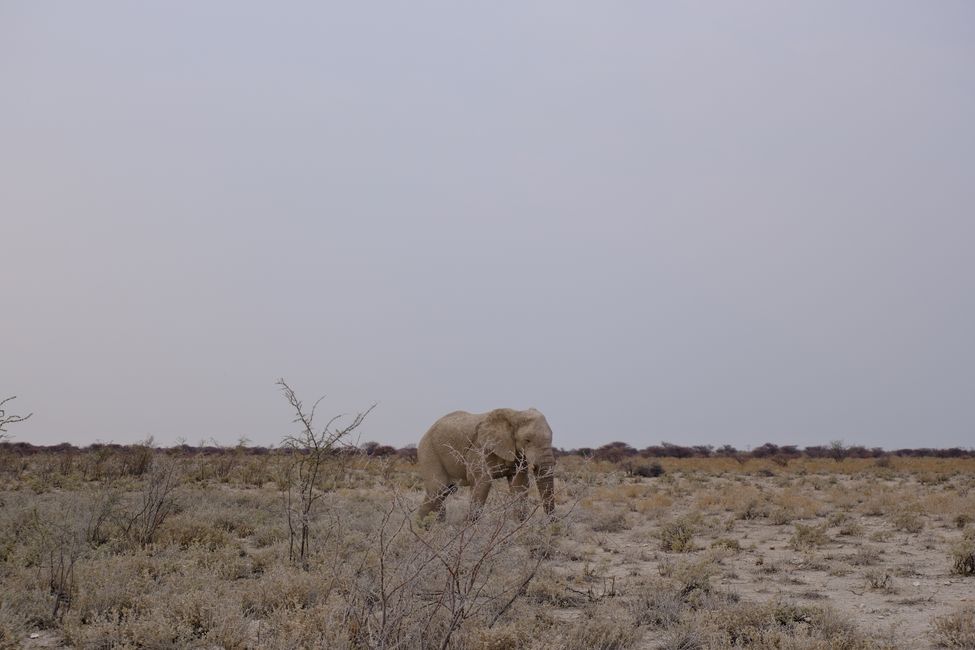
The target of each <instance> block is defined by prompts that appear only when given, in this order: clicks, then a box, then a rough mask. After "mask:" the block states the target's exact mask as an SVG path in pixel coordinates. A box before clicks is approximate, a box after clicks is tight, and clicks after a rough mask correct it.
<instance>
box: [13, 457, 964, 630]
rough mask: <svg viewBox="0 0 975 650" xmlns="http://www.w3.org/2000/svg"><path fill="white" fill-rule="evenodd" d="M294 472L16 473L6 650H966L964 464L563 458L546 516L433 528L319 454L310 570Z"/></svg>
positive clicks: (204, 462)
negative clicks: (623, 463)
mask: <svg viewBox="0 0 975 650" xmlns="http://www.w3.org/2000/svg"><path fill="white" fill-rule="evenodd" d="M293 460H294V459H293V458H292V457H289V456H288V455H286V454H263V455H254V454H250V453H247V452H246V451H245V450H240V449H238V450H226V451H225V452H224V453H222V454H219V455H215V456H213V455H210V456H205V455H200V454H187V453H182V454H180V453H176V452H170V453H163V452H159V451H152V450H149V449H141V450H140V449H132V448H128V449H123V450H114V451H111V450H108V451H106V450H95V451H85V452H80V453H72V454H65V453H54V452H51V453H46V454H32V455H26V456H25V455H18V454H16V453H13V452H8V453H6V454H5V455H4V456H3V457H2V464H0V504H2V505H0V583H2V585H3V588H2V590H0V647H10V648H18V647H77V648H109V647H199V648H221V647H227V648H251V647H255V648H256V647H273V648H294V647H385V648H394V647H402V648H412V647H454V648H522V647H525V648H591V647H598V648H709V647H736V646H747V647H768V648H771V647H789V648H873V647H878V648H927V647H939V646H949V647H973V644H975V576H973V575H970V570H975V569H972V568H971V567H970V565H969V564H966V562H969V561H970V560H971V556H972V554H973V553H975V534H973V532H972V531H973V523H972V520H973V517H975V459H934V458H913V459H909V458H886V457H885V458H882V459H879V460H874V459H846V460H843V461H841V462H837V461H833V460H829V459H806V458H799V459H791V460H781V459H780V460H779V462H772V461H771V460H764V459H762V460H755V459H752V460H747V461H745V462H738V461H735V460H734V459H731V458H710V459H684V460H677V459H659V460H654V459H648V460H646V461H645V463H647V464H650V463H654V462H656V463H658V464H659V465H660V469H661V470H662V471H663V473H662V474H661V475H659V476H655V477H641V476H637V475H633V469H634V467H633V466H632V464H631V465H630V466H628V467H627V468H623V467H620V466H617V465H614V464H611V463H608V462H592V461H585V460H583V459H581V458H579V457H576V456H567V457H563V458H561V459H560V460H559V466H558V467H559V470H558V486H559V496H558V509H557V516H556V518H555V519H554V520H544V519H543V517H542V516H541V513H540V512H538V511H537V510H536V511H535V512H534V513H533V514H532V516H531V517H530V518H529V519H528V520H527V521H526V522H524V523H519V522H518V520H517V518H515V517H514V516H512V507H511V505H512V504H511V503H510V501H509V500H508V497H507V495H506V490H505V489H503V488H504V485H503V482H502V481H499V482H497V484H496V488H495V490H494V491H493V493H492V496H491V499H490V500H489V505H490V508H489V510H488V511H487V512H486V513H485V514H484V516H483V517H482V518H481V519H479V520H478V521H477V522H475V523H469V522H468V521H467V518H466V514H467V510H466V509H467V496H468V495H467V493H466V492H465V491H464V490H461V492H460V493H459V494H457V495H455V496H453V497H452V498H451V499H450V501H449V511H448V517H447V522H446V523H443V524H439V525H435V526H433V527H432V528H430V529H429V530H426V529H423V528H420V527H419V526H416V525H415V522H413V521H412V518H411V516H410V515H411V512H412V510H413V509H415V507H416V506H417V505H418V503H419V500H420V492H419V489H418V479H417V476H416V474H415V472H414V470H413V466H412V465H411V464H410V463H409V462H408V461H406V460H403V459H378V458H363V457H357V458H344V459H330V460H327V461H326V462H325V464H324V466H323V468H322V469H323V470H324V471H323V472H322V475H321V477H320V478H318V479H316V481H317V482H316V486H315V495H317V498H316V500H315V501H314V503H313V507H312V509H311V510H310V512H309V517H308V523H309V530H308V532H309V534H308V544H307V550H306V553H305V554H304V556H302V557H299V554H298V552H297V551H296V549H297V548H298V547H297V546H296V545H295V544H293V542H295V541H300V540H299V539H298V538H297V537H295V538H293V537H292V535H291V530H294V529H295V528H294V527H295V524H296V522H297V521H298V520H297V519H294V518H293V519H292V524H291V528H289V523H288V517H287V510H286V504H287V495H288V493H289V488H290V489H291V490H292V495H293V496H294V491H293V490H294V488H295V485H294V482H293V476H292V475H289V473H288V469H289V467H292V463H293ZM640 462H644V461H640ZM534 496H535V495H533V497H534ZM294 504H295V502H294V501H293V502H292V508H294ZM292 513H293V514H294V509H293V510H292Z"/></svg>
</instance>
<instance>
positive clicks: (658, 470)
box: [633, 463, 664, 478]
mask: <svg viewBox="0 0 975 650" xmlns="http://www.w3.org/2000/svg"><path fill="white" fill-rule="evenodd" d="M633 474H635V475H636V476H642V477H644V478H656V477H658V476H661V475H663V474H664V468H663V466H662V465H661V464H660V463H650V464H649V465H637V466H636V468H635V469H634V470H633Z"/></svg>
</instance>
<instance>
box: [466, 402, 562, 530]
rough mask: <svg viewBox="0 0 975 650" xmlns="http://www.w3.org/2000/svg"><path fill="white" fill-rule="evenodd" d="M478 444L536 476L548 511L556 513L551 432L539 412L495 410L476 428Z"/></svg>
mask: <svg viewBox="0 0 975 650" xmlns="http://www.w3.org/2000/svg"><path fill="white" fill-rule="evenodd" d="M477 434H478V441H479V442H481V444H483V445H484V446H485V448H486V449H487V450H489V451H490V452H492V453H494V454H495V455H497V456H500V457H501V458H503V459H504V460H506V461H509V462H514V463H516V464H517V465H519V466H524V468H525V469H528V468H530V469H531V470H532V471H533V472H534V473H535V483H536V485H537V486H538V494H539V496H540V497H541V499H542V504H543V506H544V508H545V512H546V513H549V514H551V513H552V511H553V510H555V490H554V488H555V485H554V470H555V454H554V453H553V452H552V429H551V427H549V426H548V421H546V419H545V416H544V415H542V413H541V412H540V411H538V410H536V409H528V410H527V411H515V410H513V409H495V410H493V411H490V412H489V413H487V414H486V415H485V417H484V420H483V421H482V422H481V423H480V424H479V425H478V427H477Z"/></svg>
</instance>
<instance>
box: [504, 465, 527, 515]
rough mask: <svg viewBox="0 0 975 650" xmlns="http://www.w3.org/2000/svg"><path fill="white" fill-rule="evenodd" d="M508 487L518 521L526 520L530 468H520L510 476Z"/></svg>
mask: <svg viewBox="0 0 975 650" xmlns="http://www.w3.org/2000/svg"><path fill="white" fill-rule="evenodd" d="M508 487H509V489H510V490H511V496H512V501H513V502H514V508H515V516H516V517H518V521H524V520H525V518H526V517H527V516H528V487H529V485H528V468H527V467H523V468H519V469H518V471H516V472H515V473H514V475H512V476H509V477H508Z"/></svg>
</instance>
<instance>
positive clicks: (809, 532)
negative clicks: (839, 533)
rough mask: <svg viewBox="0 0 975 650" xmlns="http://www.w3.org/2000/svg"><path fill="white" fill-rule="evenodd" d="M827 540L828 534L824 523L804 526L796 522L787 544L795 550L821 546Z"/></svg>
mask: <svg viewBox="0 0 975 650" xmlns="http://www.w3.org/2000/svg"><path fill="white" fill-rule="evenodd" d="M828 542H829V535H827V534H826V524H820V525H818V526H806V525H804V524H796V532H795V533H793V535H792V539H790V540H789V546H791V547H792V548H793V549H794V550H796V551H801V550H805V549H810V548H814V547H816V546H822V545H823V544H826V543H828Z"/></svg>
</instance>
